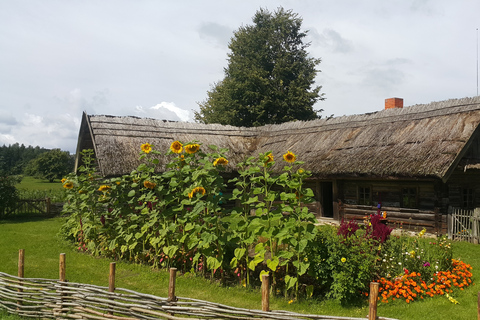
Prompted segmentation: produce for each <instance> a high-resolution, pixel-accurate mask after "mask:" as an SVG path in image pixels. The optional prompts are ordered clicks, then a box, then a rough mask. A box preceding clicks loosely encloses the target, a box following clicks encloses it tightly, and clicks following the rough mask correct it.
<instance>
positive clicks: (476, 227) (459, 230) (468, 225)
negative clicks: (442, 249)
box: [448, 208, 480, 244]
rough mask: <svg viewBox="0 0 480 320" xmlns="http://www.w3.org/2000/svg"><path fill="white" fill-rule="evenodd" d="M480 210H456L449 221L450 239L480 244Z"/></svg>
mask: <svg viewBox="0 0 480 320" xmlns="http://www.w3.org/2000/svg"><path fill="white" fill-rule="evenodd" d="M479 220H480V208H476V209H474V210H464V209H459V208H454V209H453V212H452V214H451V215H450V217H449V219H448V238H449V239H452V240H459V241H468V242H471V243H475V244H478V243H479V236H480V221H479Z"/></svg>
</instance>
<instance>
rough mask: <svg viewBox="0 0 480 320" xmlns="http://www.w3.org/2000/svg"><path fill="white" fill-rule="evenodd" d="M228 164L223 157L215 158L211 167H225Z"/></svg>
mask: <svg viewBox="0 0 480 320" xmlns="http://www.w3.org/2000/svg"><path fill="white" fill-rule="evenodd" d="M227 164H228V160H227V159H225V158H224V157H220V158H217V159H215V161H213V165H214V166H215V167H216V166H217V165H222V166H226V165H227Z"/></svg>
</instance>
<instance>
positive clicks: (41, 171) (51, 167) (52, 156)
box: [25, 149, 75, 182]
mask: <svg viewBox="0 0 480 320" xmlns="http://www.w3.org/2000/svg"><path fill="white" fill-rule="evenodd" d="M74 161H75V160H74V158H73V157H72V156H71V155H70V152H68V151H61V150H60V149H53V150H50V151H48V152H45V153H42V154H41V155H40V156H38V157H37V158H36V159H34V160H32V161H31V162H30V163H29V164H28V166H27V168H26V170H25V174H28V175H32V176H35V177H37V178H41V179H47V180H48V181H50V182H53V181H54V180H55V179H61V178H62V177H64V176H65V175H67V174H68V173H70V172H72V171H73V167H74Z"/></svg>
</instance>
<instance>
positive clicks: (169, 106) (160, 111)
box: [135, 101, 192, 122]
mask: <svg viewBox="0 0 480 320" xmlns="http://www.w3.org/2000/svg"><path fill="white" fill-rule="evenodd" d="M135 111H136V112H137V113H138V114H141V115H142V116H145V117H151V118H155V119H162V120H173V121H185V122H188V121H192V116H191V112H190V111H188V110H185V109H182V108H179V107H177V106H176V105H175V103H173V102H165V101H163V102H160V103H159V104H157V105H155V106H153V107H150V108H147V109H145V108H143V107H142V106H136V107H135Z"/></svg>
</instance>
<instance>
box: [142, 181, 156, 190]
mask: <svg viewBox="0 0 480 320" xmlns="http://www.w3.org/2000/svg"><path fill="white" fill-rule="evenodd" d="M156 185H157V184H156V183H155V182H151V181H148V180H145V181H144V182H143V186H144V187H145V188H147V189H153V188H155V186H156Z"/></svg>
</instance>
